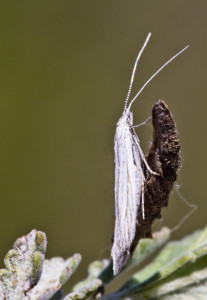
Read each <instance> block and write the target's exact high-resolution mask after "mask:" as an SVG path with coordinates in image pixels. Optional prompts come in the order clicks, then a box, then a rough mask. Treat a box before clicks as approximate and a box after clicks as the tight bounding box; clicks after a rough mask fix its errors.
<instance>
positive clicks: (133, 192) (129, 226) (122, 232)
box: [111, 124, 141, 274]
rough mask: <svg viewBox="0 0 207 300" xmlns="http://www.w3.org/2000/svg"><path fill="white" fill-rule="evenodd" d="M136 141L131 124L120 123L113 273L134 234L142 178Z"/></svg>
mask: <svg viewBox="0 0 207 300" xmlns="http://www.w3.org/2000/svg"><path fill="white" fill-rule="evenodd" d="M133 147H134V141H133V136H132V133H131V131H130V128H129V126H127V125H126V126H124V125H123V124H121V125H120V126H117V130H116V134H115V138H114V151H115V230H114V243H113V247H112V252H111V255H112V259H113V268H114V274H117V273H118V272H119V271H120V270H121V268H122V267H123V266H124V265H125V264H126V262H127V260H128V258H129V256H130V247H131V243H132V241H133V238H134V236H135V231H136V222H137V210H138V206H139V204H140V195H141V181H140V176H139V169H138V168H137V164H136V163H135V158H134V151H135V150H134V149H133Z"/></svg>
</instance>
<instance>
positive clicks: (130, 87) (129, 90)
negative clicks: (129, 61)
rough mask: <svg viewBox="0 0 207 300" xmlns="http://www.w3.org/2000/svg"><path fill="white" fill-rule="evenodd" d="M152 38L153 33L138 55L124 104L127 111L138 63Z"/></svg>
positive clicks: (149, 35)
mask: <svg viewBox="0 0 207 300" xmlns="http://www.w3.org/2000/svg"><path fill="white" fill-rule="evenodd" d="M150 37H151V32H150V33H148V36H147V38H146V40H145V42H144V45H143V46H142V49H141V50H140V51H139V54H138V56H137V59H136V61H135V64H134V68H133V71H132V76H131V81H130V85H129V89H128V93H127V97H126V100H125V104H124V110H126V108H127V102H128V100H129V97H130V94H131V90H132V84H133V81H134V75H135V72H136V68H137V64H138V61H139V59H140V57H141V55H142V52H143V51H144V48H145V47H146V46H147V43H148V42H149V39H150Z"/></svg>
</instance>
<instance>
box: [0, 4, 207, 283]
mask: <svg viewBox="0 0 207 300" xmlns="http://www.w3.org/2000/svg"><path fill="white" fill-rule="evenodd" d="M206 15H207V2H206V1H201V0H196V1H195V0H194V1H192V0H185V1H184V0H174V1H161V0H157V1H153V0H151V1H135V0H133V1H132V0H130V1H129V0H128V1H117V0H116V1H109V0H104V1H103V0H100V1H97V0H92V1H86V0H82V1H79V0H76V1H71V0H68V1H66V0H59V1H54V0H49V1H48V0H45V1H40V0H36V1H28V0H27V1H26V0H22V1H6V0H3V1H0V137H1V138H0V140H1V143H0V162H1V163H0V165H1V168H0V196H1V197H0V258H1V266H3V257H4V255H5V254H6V252H7V251H8V249H10V248H11V247H12V244H13V241H14V240H15V239H16V238H17V237H20V236H22V235H24V234H26V233H28V232H29V231H30V230H32V229H33V228H37V229H38V230H42V231H45V232H46V234H47V237H48V249H47V257H52V256H63V257H65V258H66V257H68V256H70V255H72V254H73V253H74V252H80V253H81V254H82V256H83V262H82V264H81V266H80V267H79V270H78V271H77V275H76V276H77V278H79V279H80V278H82V277H84V276H86V266H87V265H88V263H89V262H90V261H92V260H94V259H97V258H103V257H108V256H109V255H110V246H111V235H112V232H113V223H114V216H113V209H114V195H113V184H114V162H113V137H114V132H115V126H116V122H117V121H118V119H119V117H120V116H121V114H122V111H123V105H124V100H125V97H126V94H127V90H128V85H129V79H130V76H131V72H132V67H133V64H134V60H135V58H136V55H137V53H138V50H139V49H140V47H141V46H142V44H143V42H144V40H145V38H146V36H147V34H148V32H150V31H151V32H152V38H151V40H150V43H149V44H148V46H147V48H146V50H145V52H144V54H143V56H142V59H141V61H140V64H139V68H138V70H137V76H136V78H135V83H134V89H133V92H132V93H133V94H135V93H136V92H137V91H138V89H139V88H140V87H141V85H142V84H143V83H144V82H145V81H146V80H147V79H148V78H149V76H151V74H152V73H153V72H154V71H155V70H156V69H158V68H159V67H160V66H161V65H162V64H163V63H164V62H165V61H166V60H168V59H169V58H170V57H171V56H173V55H174V54H175V53H176V52H178V51H179V50H181V49H182V48H183V47H184V46H186V45H187V44H190V48H189V49H188V50H187V51H186V52H185V53H184V54H182V55H181V56H180V57H178V58H177V59H176V60H175V61H174V62H173V63H171V64H170V65H169V66H168V67H167V68H166V69H165V70H163V71H162V73H160V74H159V76H158V77H156V78H155V79H154V80H153V82H151V84H150V85H149V86H148V87H147V88H146V90H145V91H144V92H143V93H142V94H141V96H140V97H139V100H137V101H136V102H135V103H134V105H133V112H134V124H139V123H141V122H143V121H144V120H145V119H147V117H148V116H149V115H150V113H151V108H152V105H153V104H154V103H155V101H156V100H157V99H163V100H165V101H166V103H167V104H168V106H169V108H170V110H171V111H172V113H173V115H174V118H175V120H176V123H177V127H178V130H179V136H180V140H181V144H182V169H181V170H180V172H179V178H178V182H177V185H178V186H180V188H179V191H180V192H181V193H182V195H183V196H184V197H185V198H186V199H187V200H188V201H190V202H192V203H195V204H197V206H198V210H197V211H196V212H195V213H194V214H193V216H192V217H191V218H190V219H189V220H188V221H186V222H185V224H184V225H183V226H182V227H181V228H180V229H179V230H177V231H176V232H175V233H174V234H173V238H175V239H177V238H180V237H182V236H183V235H185V234H188V233H190V232H192V231H193V230H195V229H197V228H202V227H203V226H205V225H206V211H207V203H206V169H207V157H206V147H207V139H206V129H207V126H206V125H207V121H206V112H207V97H206V96H207V86H206V70H207V63H206V55H207V31H206V28H207V18H206ZM137 133H138V135H139V137H140V140H141V146H142V148H143V150H144V151H145V152H146V151H147V148H148V145H149V141H150V140H151V134H152V127H151V126H142V127H140V128H138V129H137ZM188 211H189V208H188V207H187V206H186V205H185V203H184V202H183V201H182V200H181V198H179V197H178V196H177V194H176V192H175V191H174V192H173V193H172V195H171V197H170V203H169V206H168V208H167V209H165V210H164V211H163V221H162V224H158V225H159V226H162V225H167V226H169V227H171V228H172V227H174V226H175V225H176V224H177V223H178V222H179V221H180V220H181V219H182V217H183V216H184V215H185V214H186V213H187V212H188ZM159 226H158V227H159Z"/></svg>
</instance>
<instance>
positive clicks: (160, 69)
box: [127, 45, 189, 111]
mask: <svg viewBox="0 0 207 300" xmlns="http://www.w3.org/2000/svg"><path fill="white" fill-rule="evenodd" d="M188 47H189V45H188V46H186V47H185V48H184V49H182V50H181V51H180V52H178V53H177V54H175V55H174V56H173V57H172V58H170V59H169V60H168V61H167V62H166V63H165V64H164V65H162V67H161V68H159V70H157V71H156V72H155V73H154V74H153V75H152V76H151V77H150V78H149V79H148V80H147V81H146V82H145V84H144V85H143V86H142V87H141V89H140V90H139V92H138V93H137V94H136V96H135V97H134V98H133V99H132V101H131V102H130V104H129V106H128V108H127V110H128V111H129V110H130V108H131V106H132V103H133V102H134V101H135V100H136V99H137V97H138V96H139V95H140V94H141V92H142V91H143V89H144V88H145V87H146V86H147V85H148V83H150V81H151V80H152V79H153V78H154V77H155V76H156V75H157V74H158V73H159V72H160V71H162V69H164V68H165V67H166V66H167V65H168V64H169V63H170V62H171V61H172V60H174V59H175V58H176V57H177V56H178V55H180V54H181V53H182V52H184V51H185V50H186V49H187V48H188Z"/></svg>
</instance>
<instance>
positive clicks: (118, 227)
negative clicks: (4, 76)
mask: <svg viewBox="0 0 207 300" xmlns="http://www.w3.org/2000/svg"><path fill="white" fill-rule="evenodd" d="M150 36H151V33H149V34H148V36H147V39H146V41H145V43H144V45H143V47H142V49H141V50H140V52H139V54H138V56H137V59H136V61H135V64H134V68H133V72H132V76H131V81H130V85H129V90H128V94H127V97H126V100H125V106H124V111H123V115H122V117H121V118H120V119H119V121H118V123H117V127H116V133H115V137H114V152H115V187H114V191H115V229H114V242H113V247H112V251H111V256H112V260H113V271H114V275H116V274H118V273H119V271H120V270H121V269H122V267H123V266H124V265H125V264H126V262H127V260H128V258H129V256H130V247H131V244H132V241H133V239H134V237H135V231H136V225H137V212H138V208H139V206H140V205H141V210H142V217H143V219H144V218H145V213H144V189H145V182H146V180H145V175H144V172H143V165H145V167H146V169H147V171H148V172H149V173H150V174H153V175H155V176H156V175H158V174H157V173H155V172H153V171H152V170H151V169H150V167H149V166H148V164H147V162H146V160H145V157H144V154H143V152H142V149H141V147H140V142H139V139H138V136H137V134H136V132H135V130H134V127H136V126H133V114H132V112H131V111H130V109H131V106H132V103H133V102H134V101H135V100H136V99H137V97H138V96H139V95H140V93H141V92H142V91H143V89H144V88H145V87H146V85H147V84H148V83H149V82H150V81H151V80H152V79H153V78H154V77H155V76H156V75H157V74H158V73H159V72H160V71H161V70H162V69H163V68H164V67H165V66H166V65H167V64H169V63H170V62H171V61H172V60H173V59H174V58H176V57H177V56H178V55H180V54H181V53H182V52H183V51H185V50H186V49H187V48H188V47H189V46H187V47H185V48H184V49H182V50H181V51H180V52H178V53H177V54H176V55H174V56H173V57H172V58H171V59H170V60H168V61H167V62H166V63H165V64H164V65H163V66H162V67H161V68H160V69H159V70H158V71H157V72H155V73H154V74H153V75H152V76H151V77H150V78H149V80H147V82H146V83H145V84H144V85H143V86H142V88H141V89H140V90H139V92H138V93H137V94H136V96H135V97H134V98H133V99H132V100H131V102H130V104H129V105H128V106H127V104H128V100H129V97H130V93H131V89H132V84H133V81H134V76H135V71H136V68H137V63H138V61H139V59H140V57H141V55H142V52H143V50H144V48H145V47H146V45H147V43H148V41H149V39H150Z"/></svg>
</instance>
